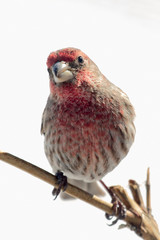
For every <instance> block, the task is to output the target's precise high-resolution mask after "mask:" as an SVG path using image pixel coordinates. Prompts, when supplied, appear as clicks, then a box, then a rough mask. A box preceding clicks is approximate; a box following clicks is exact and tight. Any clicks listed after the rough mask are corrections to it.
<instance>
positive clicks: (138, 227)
mask: <svg viewBox="0 0 160 240" xmlns="http://www.w3.org/2000/svg"><path fill="white" fill-rule="evenodd" d="M0 159H1V160H3V161H4V162H7V163H9V164H11V165H13V166H15V167H17V168H20V169H21V170H23V171H26V172H28V173H30V174H32V175H33V176H35V177H38V178H40V179H41V180H43V181H45V182H47V183H49V184H51V185H53V186H54V187H57V182H56V177H55V176H54V175H52V174H51V173H49V172H47V171H45V170H43V169H41V168H39V167H37V166H35V165H33V164H31V163H29V162H27V161H24V160H23V159H20V158H18V157H16V156H13V155H11V154H9V153H5V152H0ZM129 186H130V189H131V192H132V195H133V199H132V198H130V197H129V195H128V194H127V192H126V190H124V188H123V187H121V186H113V187H111V189H112V191H113V192H114V193H115V194H116V196H117V197H118V198H119V199H120V201H121V202H122V203H123V204H124V205H125V207H126V209H127V211H126V215H125V218H124V219H123V220H124V221H125V222H126V225H125V226H126V227H129V228H130V229H132V230H134V231H135V233H137V234H138V235H139V236H141V237H142V238H143V239H146V240H158V239H159V240H160V233H159V230H158V225H157V223H156V221H155V220H154V218H153V216H152V215H151V198H150V180H149V170H148V172H147V181H146V189H147V207H145V206H144V202H143V199H142V196H141V192H140V189H139V186H138V184H137V183H136V182H135V181H134V180H130V181H129ZM66 193H67V194H69V195H71V196H73V197H75V198H79V199H81V200H83V201H85V202H87V203H89V204H91V205H93V206H95V207H97V208H99V209H101V210H102V211H104V212H106V213H107V214H109V215H114V214H115V212H114V210H113V204H111V203H107V202H105V201H104V200H102V199H100V198H98V197H97V196H95V195H91V194H89V193H87V192H85V191H83V190H81V189H79V188H77V187H75V186H73V185H71V184H68V186H67V189H66Z"/></svg>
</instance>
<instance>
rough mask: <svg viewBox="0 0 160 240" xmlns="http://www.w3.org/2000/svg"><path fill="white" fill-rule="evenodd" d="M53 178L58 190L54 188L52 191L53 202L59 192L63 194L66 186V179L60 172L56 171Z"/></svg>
mask: <svg viewBox="0 0 160 240" xmlns="http://www.w3.org/2000/svg"><path fill="white" fill-rule="evenodd" d="M55 176H56V178H57V184H58V188H54V189H53V191H52V194H53V196H55V198H54V200H55V199H56V198H57V196H58V195H59V193H60V191H61V190H63V192H64V191H65V190H66V188H67V184H68V183H67V177H66V176H64V175H63V173H62V172H61V171H57V173H56V174H55Z"/></svg>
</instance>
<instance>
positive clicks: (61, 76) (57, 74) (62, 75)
mask: <svg viewBox="0 0 160 240" xmlns="http://www.w3.org/2000/svg"><path fill="white" fill-rule="evenodd" d="M52 73H53V76H54V80H55V82H56V83H59V82H65V81H67V80H71V79H73V73H72V72H71V67H70V66H69V65H68V63H65V62H57V63H55V64H54V65H53V66H52Z"/></svg>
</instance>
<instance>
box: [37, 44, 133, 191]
mask: <svg viewBox="0 0 160 240" xmlns="http://www.w3.org/2000/svg"><path fill="white" fill-rule="evenodd" d="M47 69H48V72H49V85H50V94H49V97H48V100H47V104H46V106H45V109H44V111H43V115H42V124H41V133H42V134H43V135H44V150H45V154H46V157H47V159H48V161H49V163H50V165H51V167H52V170H53V172H54V173H55V174H56V176H57V177H59V179H60V181H59V183H60V182H61V178H62V176H63V175H65V177H66V178H67V179H65V181H64V182H66V181H67V182H69V183H71V184H74V185H76V186H78V187H80V188H82V189H84V190H86V191H88V192H89V193H91V194H97V195H103V193H102V192H103V191H102V189H100V187H99V186H98V184H97V182H98V181H100V180H102V178H103V177H104V176H105V175H106V174H107V173H109V172H111V171H112V170H113V169H114V168H115V167H117V166H118V164H119V163H120V161H121V160H122V159H123V158H124V157H125V156H126V155H127V154H128V152H129V150H130V147H131V145H132V143H133V142H134V138H135V132H136V130H135V125H134V118H135V110H134V107H133V106H132V104H131V102H130V100H129V98H128V96H127V94H126V93H124V92H123V91H122V90H121V89H120V88H119V87H117V86H116V85H114V84H113V83H112V82H110V81H109V80H108V79H107V78H106V77H105V76H104V75H103V74H102V73H101V71H100V70H99V68H98V66H97V65H96V64H95V63H94V62H93V61H92V60H91V59H90V58H89V57H88V56H87V55H86V54H85V53H83V52H82V51H81V50H80V49H77V48H73V47H68V48H63V49H60V50H57V51H54V52H51V53H50V54H49V56H48V58H47ZM56 190H57V189H56ZM60 190H61V189H59V191H58V192H57V193H56V191H55V192H54V194H56V195H58V194H59V192H60Z"/></svg>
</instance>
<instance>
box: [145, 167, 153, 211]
mask: <svg viewBox="0 0 160 240" xmlns="http://www.w3.org/2000/svg"><path fill="white" fill-rule="evenodd" d="M146 194H147V196H146V198H147V211H148V213H149V214H151V212H152V209H151V186H150V169H149V168H148V169H147V180H146Z"/></svg>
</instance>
